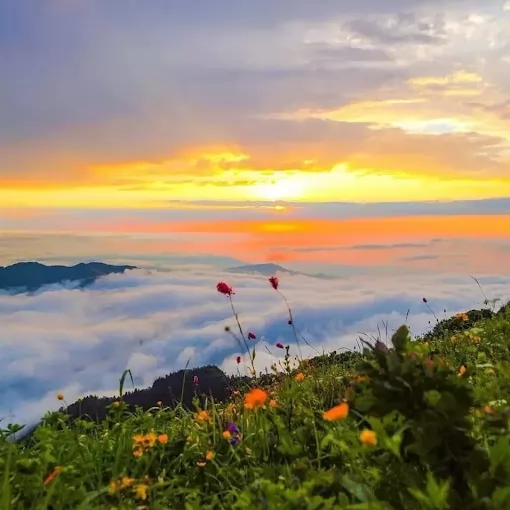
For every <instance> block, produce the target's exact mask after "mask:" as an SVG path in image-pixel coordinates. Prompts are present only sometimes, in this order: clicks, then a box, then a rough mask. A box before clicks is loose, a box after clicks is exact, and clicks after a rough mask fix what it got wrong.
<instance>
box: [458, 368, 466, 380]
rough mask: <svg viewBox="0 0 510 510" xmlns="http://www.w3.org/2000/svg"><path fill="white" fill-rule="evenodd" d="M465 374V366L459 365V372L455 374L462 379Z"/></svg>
mask: <svg viewBox="0 0 510 510" xmlns="http://www.w3.org/2000/svg"><path fill="white" fill-rule="evenodd" d="M466 372H467V368H466V365H461V366H460V368H459V371H458V372H457V375H458V376H459V377H462V376H463V375H464V374H465V373H466Z"/></svg>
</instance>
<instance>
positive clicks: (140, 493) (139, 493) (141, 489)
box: [135, 483, 147, 500]
mask: <svg viewBox="0 0 510 510" xmlns="http://www.w3.org/2000/svg"><path fill="white" fill-rule="evenodd" d="M135 493H136V497H137V498H138V499H142V500H146V499H147V485H145V484H143V483H141V484H139V485H137V486H136V487H135Z"/></svg>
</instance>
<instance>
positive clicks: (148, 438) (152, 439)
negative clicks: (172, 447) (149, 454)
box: [142, 432, 157, 448]
mask: <svg viewBox="0 0 510 510" xmlns="http://www.w3.org/2000/svg"><path fill="white" fill-rule="evenodd" d="M156 439H157V438H156V434H154V432H149V433H148V434H145V436H144V437H143V441H142V444H143V446H144V447H145V448H152V447H153V446H154V444H155V443H156Z"/></svg>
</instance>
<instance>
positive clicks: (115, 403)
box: [112, 400, 120, 407]
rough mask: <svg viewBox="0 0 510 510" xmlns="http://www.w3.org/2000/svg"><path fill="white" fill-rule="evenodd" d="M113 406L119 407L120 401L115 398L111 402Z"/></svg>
mask: <svg viewBox="0 0 510 510" xmlns="http://www.w3.org/2000/svg"><path fill="white" fill-rule="evenodd" d="M112 405H113V407H119V406H120V402H119V401H118V400H116V401H115V402H113V404H112Z"/></svg>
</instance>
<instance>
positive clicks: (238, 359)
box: [236, 356, 241, 365]
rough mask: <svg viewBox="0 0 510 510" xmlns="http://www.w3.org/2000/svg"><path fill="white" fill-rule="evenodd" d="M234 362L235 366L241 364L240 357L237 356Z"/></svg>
mask: <svg viewBox="0 0 510 510" xmlns="http://www.w3.org/2000/svg"><path fill="white" fill-rule="evenodd" d="M236 361H237V364H238V365H239V363H241V356H237V358H236Z"/></svg>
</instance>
